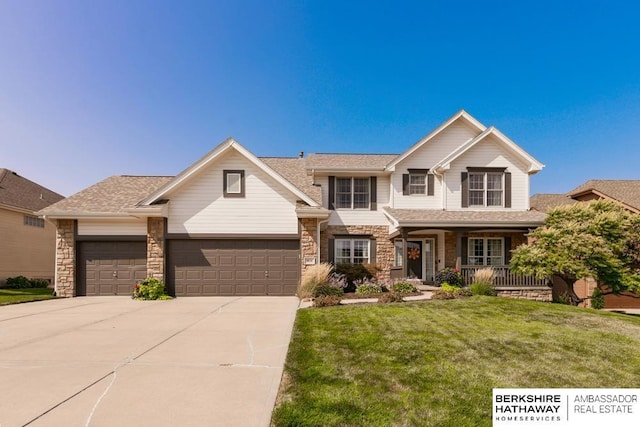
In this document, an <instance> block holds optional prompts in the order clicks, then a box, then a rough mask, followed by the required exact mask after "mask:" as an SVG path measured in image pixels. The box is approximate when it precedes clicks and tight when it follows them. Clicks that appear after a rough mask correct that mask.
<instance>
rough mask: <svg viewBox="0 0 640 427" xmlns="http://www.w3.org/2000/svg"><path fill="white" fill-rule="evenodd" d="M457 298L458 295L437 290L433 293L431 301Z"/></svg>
mask: <svg viewBox="0 0 640 427" xmlns="http://www.w3.org/2000/svg"><path fill="white" fill-rule="evenodd" d="M455 297H456V295H455V294H454V293H453V292H448V291H443V290H442V289H437V290H435V291H433V295H432V296H431V299H454V298H455Z"/></svg>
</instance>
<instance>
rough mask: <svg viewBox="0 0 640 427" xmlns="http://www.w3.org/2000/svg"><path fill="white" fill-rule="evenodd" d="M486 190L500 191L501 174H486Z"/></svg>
mask: <svg viewBox="0 0 640 427" xmlns="http://www.w3.org/2000/svg"><path fill="white" fill-rule="evenodd" d="M487 190H502V174H501V173H488V174H487Z"/></svg>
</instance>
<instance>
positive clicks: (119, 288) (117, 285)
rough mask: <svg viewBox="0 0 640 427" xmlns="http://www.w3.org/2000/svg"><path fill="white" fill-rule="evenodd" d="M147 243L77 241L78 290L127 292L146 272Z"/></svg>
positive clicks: (92, 292)
mask: <svg viewBox="0 0 640 427" xmlns="http://www.w3.org/2000/svg"><path fill="white" fill-rule="evenodd" d="M146 247H147V246H146V242H144V241H133V242H132V241H123V242H78V287H77V294H78V295H130V294H131V293H132V292H133V288H134V286H135V284H136V282H137V281H138V280H143V279H144V278H145V277H146V275H147V260H146V256H147V249H146ZM114 273H115V274H114Z"/></svg>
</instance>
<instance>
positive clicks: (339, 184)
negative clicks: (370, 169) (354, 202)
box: [336, 178, 351, 193]
mask: <svg viewBox="0 0 640 427" xmlns="http://www.w3.org/2000/svg"><path fill="white" fill-rule="evenodd" d="M336 191H337V192H338V193H351V178H336Z"/></svg>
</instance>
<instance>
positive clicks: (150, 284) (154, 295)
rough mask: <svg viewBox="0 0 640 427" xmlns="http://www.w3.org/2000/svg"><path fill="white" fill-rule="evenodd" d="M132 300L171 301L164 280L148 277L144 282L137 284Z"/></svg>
mask: <svg viewBox="0 0 640 427" xmlns="http://www.w3.org/2000/svg"><path fill="white" fill-rule="evenodd" d="M132 298H133V299H138V300H156V299H171V297H170V296H169V295H167V294H166V291H165V288H164V283H162V280H158V279H155V278H153V277H147V278H146V279H144V280H143V281H142V282H140V283H137V284H136V287H135V289H134V290H133V296H132Z"/></svg>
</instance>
